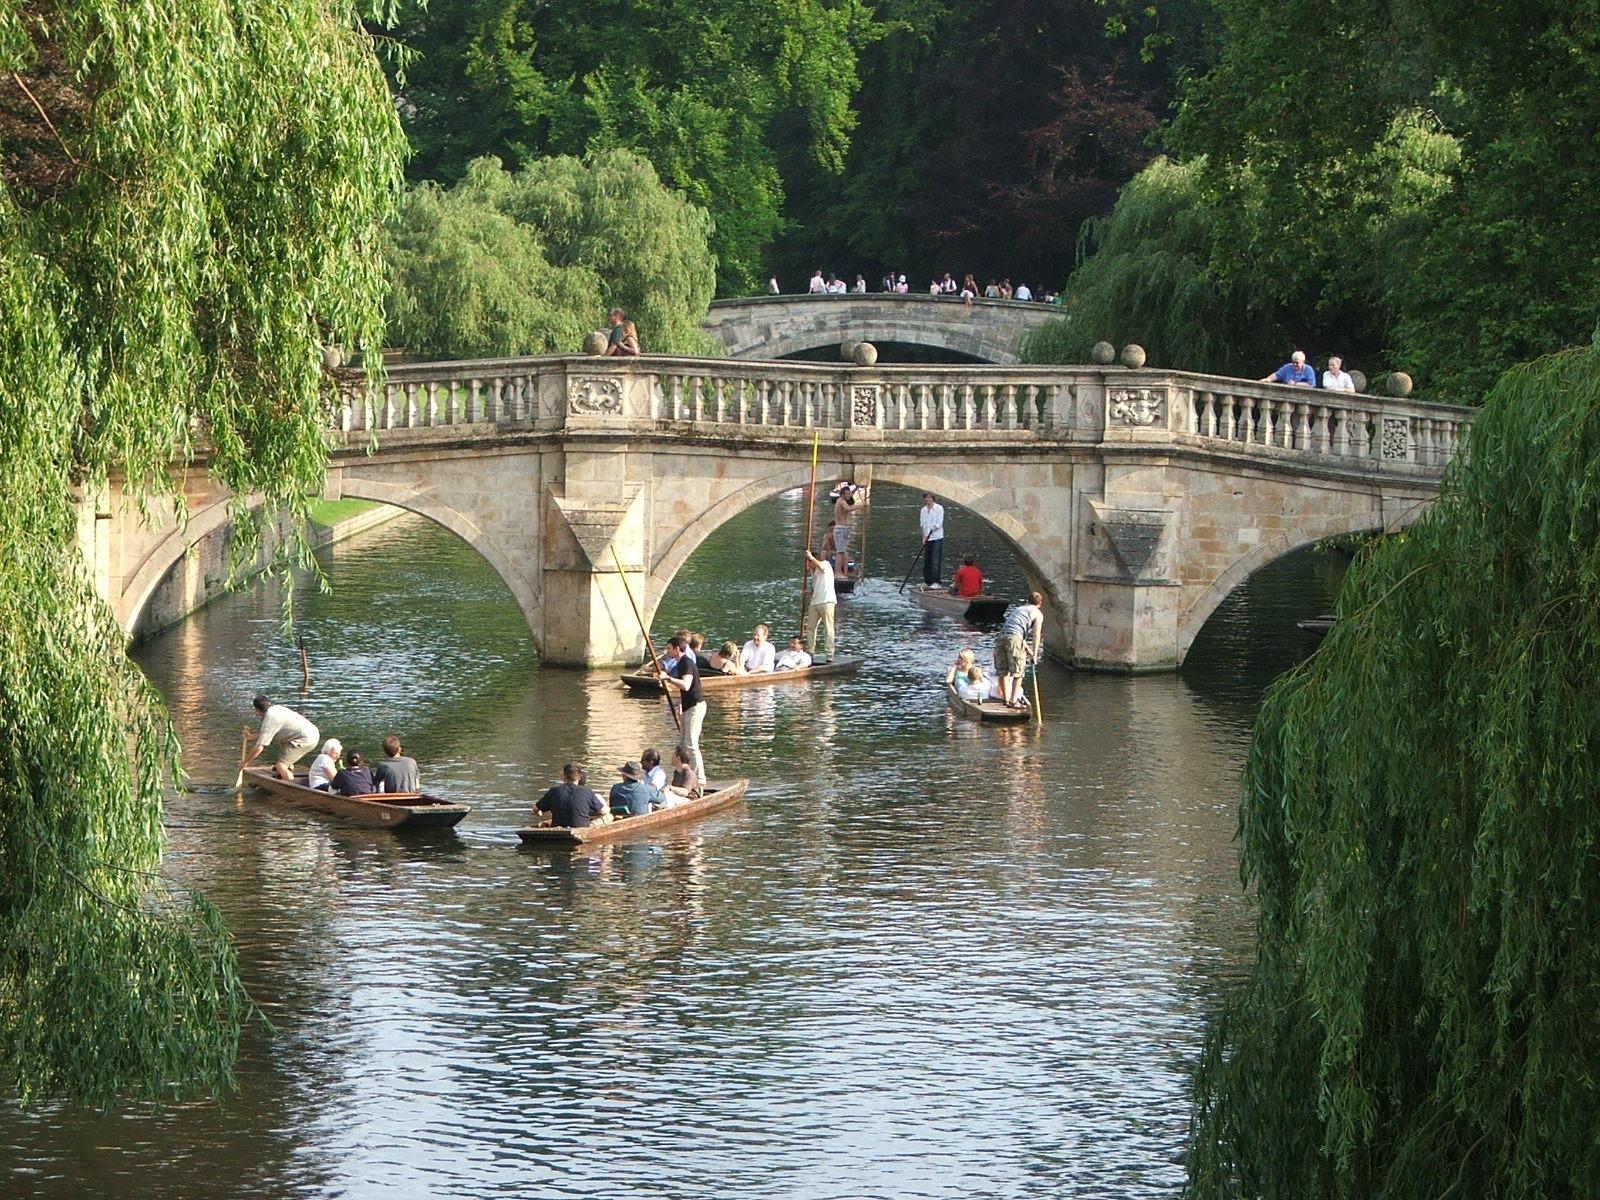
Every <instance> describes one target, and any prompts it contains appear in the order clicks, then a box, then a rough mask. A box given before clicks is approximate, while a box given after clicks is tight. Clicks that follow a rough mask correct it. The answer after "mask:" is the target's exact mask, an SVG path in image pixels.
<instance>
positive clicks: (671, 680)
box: [661, 634, 706, 779]
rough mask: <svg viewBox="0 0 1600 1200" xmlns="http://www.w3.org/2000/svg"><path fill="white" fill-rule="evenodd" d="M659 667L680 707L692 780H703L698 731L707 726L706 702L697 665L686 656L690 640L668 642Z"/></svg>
mask: <svg viewBox="0 0 1600 1200" xmlns="http://www.w3.org/2000/svg"><path fill="white" fill-rule="evenodd" d="M661 665H662V666H663V667H665V668H666V674H664V675H663V676H662V677H661V682H662V683H663V684H665V685H666V686H667V687H668V688H671V689H672V690H673V691H676V692H677V693H678V696H679V699H680V700H681V701H682V704H683V722H682V726H683V748H684V750H685V751H687V752H688V755H689V763H690V765H691V766H692V767H694V773H695V776H696V777H697V778H700V779H704V778H705V777H706V763H705V759H703V758H702V757H701V756H700V730H701V728H702V727H703V726H704V725H705V723H706V698H705V696H704V695H703V694H702V693H701V691H700V663H699V662H698V661H697V660H696V659H695V657H694V656H693V655H692V654H690V653H689V639H688V638H685V637H682V636H680V635H679V634H673V635H672V636H671V637H670V638H668V639H667V653H666V655H665V657H663V658H662V660H661Z"/></svg>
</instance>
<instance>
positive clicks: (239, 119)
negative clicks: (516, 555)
mask: <svg viewBox="0 0 1600 1200" xmlns="http://www.w3.org/2000/svg"><path fill="white" fill-rule="evenodd" d="M363 15H367V16H378V15H380V14H378V13H376V12H373V11H371V8H370V6H366V7H364V8H363V10H362V11H361V12H358V11H357V6H356V5H354V4H352V3H350V2H349V0H276V2H275V3H273V4H271V5H261V4H256V3H252V2H249V0H54V2H46V0H21V2H19V0H0V464H3V470H4V475H3V479H4V503H3V504H0V1075H3V1078H4V1080H5V1082H6V1083H7V1084H9V1085H10V1086H11V1087H12V1088H14V1089H15V1091H16V1093H17V1094H18V1095H19V1096H20V1097H21V1098H22V1099H23V1100H24V1101H27V1100H31V1099H34V1098H37V1097H40V1096H44V1095H59V1096H65V1097H67V1098H71V1099H76V1100H82V1101H87V1102H91V1103H97V1104H109V1103H111V1101H112V1100H113V1099H114V1098H116V1097H117V1096H119V1095H124V1094H135V1095H145V1096H160V1095H164V1094H169V1093H170V1092H171V1090H172V1089H173V1088H174V1087H179V1086H183V1085H189V1086H199V1087H202V1088H208V1089H216V1088H220V1087H224V1086H226V1085H227V1084H228V1083H229V1082H230V1080H231V1068H232V1062H233V1060H234V1057H235V1054H236V1051H237V1044H238V1037H239V1031H240V1024H241V1020H242V1018H243V1017H244V1015H245V1013H246V1012H247V1009H248V1002H247V999H246V997H245V995H244V993H243V990H242V989H241V987H240V983H239V980H238V977H237V974H236V968H235V963H234V957H233V951H232V948H231V945H230V943H229V940H228V937H227V933H226V931H225V929H224V928H223V926H222V924H221V922H220V920H219V918H218V916H217V914H216V912H215V911H214V910H213V909H212V908H211V907H210V906H209V905H207V904H206V903H205V902H204V901H203V900H202V899H199V898H197V897H188V896H180V895H177V894H174V893H172V892H170V891H169V890H168V889H167V887H166V886H165V885H164V883H163V882H162V881H161V879H160V877H159V874H158V871H159V864H160V858H161V850H162V835H161V823H160V817H161V785H162V779H163V777H164V776H165V775H167V774H168V773H170V772H174V771H175V770H176V769H177V750H178V747H177V744H176V740H175V738H174V735H173V731H172V728H171V725H170V723H169V722H168V719H167V717H166V715H165V713H164V711H163V709H162V706H161V704H160V701H159V698H158V697H157V696H156V695H155V694H154V693H153V691H152V690H151V689H150V687H149V686H148V685H147V683H146V682H145V681H144V679H143V677H142V676H141V674H140V673H139V671H138V670H137V669H136V668H134V667H132V666H131V665H130V664H129V663H128V661H127V660H126V658H125V657H124V654H123V638H122V635H121V633H120V631H119V629H118V627H117V625H116V623H115V621H114V620H113V618H112V616H111V614H110V612H109V611H108V610H107V608H106V606H105V605H104V603H103V602H102V601H101V600H100V599H99V598H98V596H97V593H96V591H95V589H94V585H93V579H92V578H91V575H90V572H89V570H88V568H87V565H86V562H85V559H84V556H83V554H82V552H81V550H80V542H79V524H80V518H81V520H82V522H83V524H84V525H85V527H89V526H92V523H93V511H94V508H95V507H96V502H97V500H99V498H101V497H102V496H103V495H104V494H106V490H107V487H108V482H109V481H110V479H111V477H112V475H113V473H115V475H116V476H117V479H118V481H119V483H120V487H121V490H122V492H123V494H124V495H128V496H131V497H133V498H134V499H135V500H137V501H139V502H141V503H144V504H147V505H148V504H154V503H155V502H158V501H161V500H163V499H171V500H175V501H181V497H179V496H178V495H177V492H176V484H175V476H176V475H177V474H178V472H176V471H175V470H174V469H173V468H174V467H178V468H181V467H183V466H185V465H187V464H188V463H190V462H191V461H193V460H195V459H196V457H197V455H198V454H199V453H200V452H201V450H202V448H204V453H205V465H206V466H207V467H208V468H209V470H210V471H211V473H212V474H213V475H214V476H215V477H216V478H217V479H218V480H219V481H220V482H221V483H222V484H223V485H224V486H226V487H227V488H228V489H229V490H230V491H231V493H232V494H233V496H234V497H235V499H234V510H235V513H234V515H235V517H236V520H237V523H238V526H239V528H240V530H241V532H242V536H241V539H240V540H241V543H242V548H241V553H250V552H252V551H253V549H254V544H255V543H254V533H255V531H256V530H257V528H258V525H257V522H256V520H254V519H252V517H251V510H250V506H249V503H248V502H247V499H246V497H248V496H252V495H253V496H254V497H256V498H257V499H258V500H264V501H265V509H266V511H267V512H268V513H274V512H276V511H278V510H281V509H288V510H290V511H291V512H292V513H297V514H301V515H303V514H304V510H305V503H306V501H305V497H306V495H307V494H308V493H314V492H315V491H316V490H317V489H318V488H319V487H320V484H321V481H322V476H323V465H324V458H325V449H324V441H323V432H322V431H323V429H324V428H325V427H326V423H325V417H326V413H327V408H328V404H329V402H330V399H331V392H330V387H329V384H328V381H327V380H326V379H325V378H324V377H323V374H322V372H321V370H320V363H321V348H322V345H323V344H324V343H325V342H327V341H330V340H338V341H341V342H344V343H346V344H349V345H353V346H367V347H375V346H377V345H378V344H380V340H381V339H380V332H381V321H380V316H381V314H380V311H379V308H378V297H379V295H380V268H379V266H378V264H377V263H376V261H375V256H374V254H373V253H372V250H373V245H374V236H375V233H376V230H377V227H378V225H379V223H380V222H381V220H382V219H383V217H384V216H385V215H386V213H387V211H388V208H389V206H390V205H391V204H392V202H393V197H394V195H395V193H396V191H397V189H398V184H399V176H400V167H401V161H402V156H403V152H404V142H403V139H402V138H401V136H400V134H399V130H398V125H397V122H396V119H395V116H394V112H393V106H392V103H391V101H390V98H389V94H388V89H387V86H386V83H385V80H384V76H383V73H382V71H381V69H380V67H379V65H378V63H377V61H376V59H375V57H374V54H373V49H372V44H371V41H370V39H369V37H368V35H367V34H366V33H365V32H363V30H362V27H361V25H360V18H361V16H363ZM79 500H81V501H82V504H81V507H80V505H79V503H77V501H79Z"/></svg>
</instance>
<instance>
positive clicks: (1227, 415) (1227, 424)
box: [1218, 392, 1236, 442]
mask: <svg viewBox="0 0 1600 1200" xmlns="http://www.w3.org/2000/svg"><path fill="white" fill-rule="evenodd" d="M1235 421H1236V415H1235V412H1234V397H1233V393H1232V392H1227V393H1225V394H1224V395H1223V397H1222V432H1221V434H1219V435H1218V436H1220V437H1222V438H1225V439H1227V440H1228V441H1230V442H1231V441H1233V435H1234V429H1235Z"/></svg>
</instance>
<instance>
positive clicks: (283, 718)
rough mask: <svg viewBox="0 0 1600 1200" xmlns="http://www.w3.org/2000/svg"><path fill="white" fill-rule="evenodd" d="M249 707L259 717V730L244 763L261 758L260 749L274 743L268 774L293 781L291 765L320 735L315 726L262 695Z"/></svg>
mask: <svg viewBox="0 0 1600 1200" xmlns="http://www.w3.org/2000/svg"><path fill="white" fill-rule="evenodd" d="M251 707H253V708H254V709H255V710H256V715H257V716H259V717H260V718H261V733H260V735H259V736H258V737H257V738H256V748H255V749H254V750H252V751H251V752H250V757H249V758H247V759H246V760H245V762H247V763H252V762H254V761H255V760H256V759H258V758H260V757H261V752H262V751H263V750H265V749H266V748H267V747H268V746H271V745H274V744H276V745H277V747H278V761H277V762H275V763H273V764H272V773H273V774H274V775H276V776H277V777H278V778H279V779H282V780H284V781H285V782H286V783H293V782H294V764H295V763H297V762H299V761H300V756H301V755H303V754H304V753H305V752H306V751H307V750H309V749H311V748H312V747H313V746H315V745H316V744H317V738H318V737H319V736H321V735H320V734H318V733H317V727H316V726H315V725H313V724H312V723H311V722H310V721H308V720H306V719H305V718H304V717H302V716H301V715H300V714H299V713H297V712H295V711H294V709H292V708H289V707H287V706H286V705H282V704H274V703H273V702H272V701H271V700H268V699H267V698H266V697H265V696H257V697H256V698H255V700H254V701H252V702H251Z"/></svg>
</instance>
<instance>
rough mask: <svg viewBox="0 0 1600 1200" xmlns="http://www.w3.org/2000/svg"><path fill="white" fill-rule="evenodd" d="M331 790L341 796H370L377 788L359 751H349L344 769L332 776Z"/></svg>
mask: <svg viewBox="0 0 1600 1200" xmlns="http://www.w3.org/2000/svg"><path fill="white" fill-rule="evenodd" d="M333 790H334V791H336V792H338V793H339V795H341V796H371V795H373V794H374V793H375V792H376V791H377V790H378V785H377V784H375V783H373V782H372V772H371V771H369V770H368V769H367V764H366V761H365V760H364V759H363V758H362V757H361V751H359V750H352V751H350V757H349V759H347V760H346V763H345V768H344V770H342V771H340V772H339V773H338V774H337V775H335V776H334V777H333Z"/></svg>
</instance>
